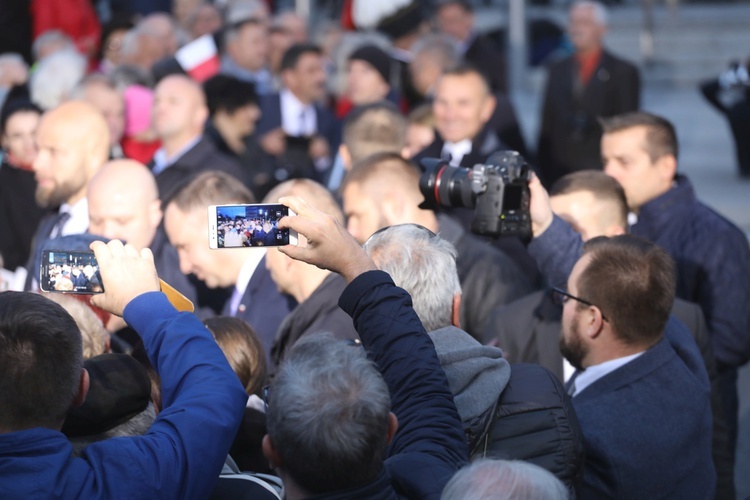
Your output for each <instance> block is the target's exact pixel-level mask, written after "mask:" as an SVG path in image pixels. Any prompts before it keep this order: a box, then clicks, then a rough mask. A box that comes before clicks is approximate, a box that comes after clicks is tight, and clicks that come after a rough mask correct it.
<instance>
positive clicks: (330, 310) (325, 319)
mask: <svg viewBox="0 0 750 500" xmlns="http://www.w3.org/2000/svg"><path fill="white" fill-rule="evenodd" d="M282 196H298V197H300V198H302V199H304V200H305V201H307V203H308V204H309V205H310V206H311V207H313V208H315V209H317V210H320V211H321V212H323V213H326V214H328V215H330V216H332V217H333V218H334V219H336V220H337V221H338V223H339V224H341V225H342V226H343V225H344V214H343V213H342V212H341V208H340V207H339V205H338V203H336V200H335V199H334V197H333V195H332V194H331V193H330V191H328V190H327V189H326V188H325V187H323V186H322V185H321V184H318V183H317V182H315V181H311V180H309V179H294V180H291V181H286V182H284V183H282V184H279V185H278V186H276V187H275V188H273V189H272V190H271V192H269V193H268V195H267V196H266V198H265V200H263V201H264V202H265V203H277V202H278V200H279V198H281V197H282ZM299 238H300V242H299V245H300V246H305V245H306V244H307V240H305V237H304V236H303V235H299ZM266 269H268V271H269V272H270V273H271V279H273V281H274V283H276V286H277V287H278V289H279V291H280V292H282V293H286V294H289V295H291V296H292V297H294V299H295V300H296V301H297V303H298V305H297V307H296V308H295V309H294V310H293V311H292V312H291V313H290V314H289V316H288V317H287V318H286V319H285V320H284V322H283V323H281V326H280V327H279V331H278V333H277V334H276V338H275V339H274V342H273V347H272V348H271V357H272V359H273V362H274V364H275V365H276V366H278V365H279V363H281V361H282V360H283V359H284V357H285V356H286V353H287V352H289V349H290V348H291V347H292V346H293V345H294V344H295V343H296V342H297V341H298V340H299V339H300V338H301V337H303V336H305V335H309V334H313V333H320V332H329V333H332V334H333V335H334V337H336V338H339V339H357V338H359V337H358V335H357V331H356V330H355V329H354V324H353V323H352V319H351V318H350V317H349V316H348V315H347V314H345V313H344V311H342V310H341V308H340V307H339V297H340V296H341V293H342V292H343V291H344V288H346V282H345V281H344V279H343V278H342V277H341V276H339V275H338V274H336V273H332V272H331V271H329V270H327V269H320V268H319V267H316V266H313V265H311V264H307V263H306V262H302V261H301V260H295V259H292V258H291V257H288V256H286V255H284V254H283V253H281V252H277V251H274V250H270V251H269V252H268V253H267V254H266Z"/></svg>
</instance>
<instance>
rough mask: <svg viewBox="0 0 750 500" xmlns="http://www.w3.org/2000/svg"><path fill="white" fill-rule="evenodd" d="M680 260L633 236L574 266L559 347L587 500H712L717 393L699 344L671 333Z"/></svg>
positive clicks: (597, 247) (592, 243)
mask: <svg viewBox="0 0 750 500" xmlns="http://www.w3.org/2000/svg"><path fill="white" fill-rule="evenodd" d="M674 290H675V273H674V262H673V261H672V259H671V258H670V257H669V256H668V255H667V253H666V252H664V250H662V249H660V248H659V247H657V246H656V245H654V244H653V243H649V242H647V241H645V240H640V239H638V238H634V237H632V236H627V235H626V236H616V237H614V238H604V237H602V238H594V239H592V240H589V241H588V242H587V243H586V244H585V245H584V249H583V255H582V256H581V258H580V259H579V260H578V262H577V263H576V264H575V266H574V267H573V271H572V273H571V274H570V277H569V278H568V283H567V290H562V289H556V292H557V293H558V295H559V296H560V299H561V300H562V301H563V302H564V306H563V316H562V337H561V340H560V349H561V351H562V353H563V355H564V356H565V357H566V358H567V359H568V361H570V363H571V364H572V365H573V366H574V367H576V368H577V371H576V373H575V374H574V375H573V377H572V378H571V380H570V381H569V382H568V384H567V386H568V392H569V393H570V394H571V395H572V396H573V407H574V408H575V410H576V414H577V415H578V419H579V421H580V424H581V429H582V431H583V437H584V448H585V452H586V463H585V466H584V480H583V483H584V484H583V488H582V491H581V495H580V496H581V497H582V498H603V497H606V498H621V497H624V496H628V497H632V498H657V497H660V496H663V495H665V494H667V492H669V493H668V494H669V495H670V496H674V497H677V498H693V497H694V498H710V497H711V496H712V495H713V492H714V488H715V484H716V475H715V472H714V467H713V464H712V463H711V406H710V396H709V392H710V386H709V382H708V377H707V375H706V372H705V369H704V367H703V363H702V362H701V359H700V354H699V352H698V349H697V347H696V346H695V343H694V342H693V341H692V339H691V338H690V336H689V334H688V333H687V332H686V331H685V330H684V329H674V328H669V327H667V320H668V318H669V312H670V309H671V307H672V303H673V301H674V293H675V292H674Z"/></svg>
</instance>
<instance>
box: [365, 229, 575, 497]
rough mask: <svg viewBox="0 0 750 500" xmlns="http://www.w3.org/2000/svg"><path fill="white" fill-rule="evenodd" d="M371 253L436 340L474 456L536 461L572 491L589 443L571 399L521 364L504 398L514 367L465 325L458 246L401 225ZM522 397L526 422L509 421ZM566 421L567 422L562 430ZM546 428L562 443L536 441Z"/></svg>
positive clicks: (377, 240) (382, 235)
mask: <svg viewBox="0 0 750 500" xmlns="http://www.w3.org/2000/svg"><path fill="white" fill-rule="evenodd" d="M364 248H365V251H366V252H367V254H368V255H369V256H370V257H371V258H372V259H373V261H374V262H375V264H376V265H377V266H378V267H379V268H380V269H382V270H383V271H385V272H387V273H388V274H389V275H390V276H391V278H392V279H393V281H394V283H396V284H397V285H398V286H400V287H402V288H403V289H404V290H406V291H407V292H408V293H409V295H411V297H412V303H413V307H414V310H415V311H416V313H417V315H418V316H419V319H420V320H421V321H422V324H423V325H424V328H425V330H427V332H428V335H429V336H430V338H431V339H432V342H433V344H434V345H435V351H436V352H437V354H438V359H439V360H440V365H441V367H442V368H443V370H444V371H445V375H446V376H447V378H448V384H449V386H450V389H451V392H452V393H453V397H454V401H455V402H456V407H457V408H458V413H459V415H460V416H461V421H462V423H463V426H464V432H465V434H466V439H467V441H468V444H469V453H470V455H471V456H472V457H485V456H489V457H496V458H500V457H502V458H516V459H525V460H530V461H532V462H534V463H537V464H539V465H541V466H544V467H546V468H548V469H550V470H551V471H553V472H554V473H555V474H556V475H558V477H560V478H561V479H563V480H565V481H566V482H569V483H570V486H571V489H572V486H573V483H574V482H575V477H576V476H577V475H578V474H579V473H580V471H581V466H580V465H581V461H582V458H583V456H582V444H581V442H580V431H579V430H578V429H577V422H576V421H575V418H573V417H571V418H570V420H569V419H568V413H572V410H569V411H566V410H565V409H564V408H565V405H566V403H567V404H569V401H566V398H565V396H564V394H563V391H562V385H561V384H560V383H559V382H557V381H552V378H553V377H551V374H549V372H547V370H545V369H543V368H541V367H532V368H531V369H532V370H536V371H537V372H538V373H540V374H542V375H543V377H542V378H543V379H544V378H546V379H547V380H548V382H547V383H544V382H542V383H540V382H539V380H538V379H534V380H533V381H532V379H533V378H534V377H535V375H536V374H534V373H533V371H532V372H531V377H529V373H530V372H529V371H527V370H525V369H524V368H525V367H521V369H519V370H518V372H517V373H515V370H514V373H513V376H512V380H513V383H512V384H510V385H511V386H515V387H512V388H511V389H510V390H509V393H511V394H505V388H506V386H507V385H508V384H509V381H510V380H511V367H510V365H509V364H508V362H507V361H506V360H505V359H503V353H502V351H501V350H500V349H498V348H495V347H490V346H483V345H481V344H480V343H479V342H477V341H476V340H475V339H473V338H472V337H471V336H470V335H469V334H468V333H466V332H465V331H463V330H461V329H460V327H459V323H458V317H459V314H458V311H459V308H460V304H461V286H460V284H459V281H458V272H457V270H456V249H455V248H454V247H453V245H451V244H450V243H449V242H447V241H446V240H444V239H442V238H440V237H439V236H437V235H435V234H434V233H433V232H432V231H430V230H428V229H426V228H424V227H422V226H419V225H417V224H401V225H398V226H391V227H388V228H386V229H383V230H381V231H378V232H377V233H375V234H374V235H373V236H372V237H370V239H369V240H367V243H365V246H364ZM519 388H521V389H520V390H519ZM514 391H517V392H518V394H514ZM555 392H558V394H559V396H558V397H557V398H553V399H552V400H550V399H547V400H546V401H545V403H546V404H545V405H544V409H543V410H542V411H541V412H540V413H538V414H535V412H534V409H537V408H538V407H535V403H538V402H539V401H541V399H539V395H540V394H549V393H555ZM518 396H520V397H521V398H522V399H521V400H522V401H523V405H522V406H523V407H524V410H523V415H522V417H523V422H520V421H519V420H515V421H514V419H513V418H512V417H511V418H508V417H509V415H511V414H513V413H515V412H516V411H517V409H516V408H517V407H518V406H519V405H513V404H509V403H510V400H509V398H516V397H518ZM514 402H517V401H514ZM553 408H556V409H553ZM560 408H563V409H562V410H561V409H560ZM542 413H544V414H547V415H549V414H550V413H555V414H556V417H555V418H556V419H557V420H556V421H547V420H544V419H540V418H539V416H540V414H542ZM562 422H565V424H564V425H561V424H562ZM542 428H544V429H547V430H549V431H553V432H555V434H554V435H555V436H557V438H556V439H550V438H549V436H550V435H552V434H544V437H543V438H542V437H540V435H539V434H536V436H535V433H539V431H540V429H542ZM506 433H507V434H506ZM501 435H502V436H501ZM560 436H564V437H563V438H562V439H561V438H560ZM511 437H512V438H513V439H515V440H516V444H514V445H511V444H509V443H510V442H511V441H513V440H512V439H510V438H511ZM504 438H508V439H504ZM556 441H557V443H556ZM563 441H565V442H566V444H567V446H568V453H565V452H562V451H560V449H558V450H556V451H554V452H552V453H550V452H549V451H546V450H552V449H554V448H556V444H560V443H562V442H563ZM542 442H543V443H544V445H543V446H544V450H545V451H539V450H541V448H539V447H538V446H537V445H538V444H539V443H542ZM530 450H537V451H534V452H532V451H530ZM553 455H554V458H552V456H553ZM560 464H563V465H560Z"/></svg>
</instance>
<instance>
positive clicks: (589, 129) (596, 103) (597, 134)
mask: <svg viewBox="0 0 750 500" xmlns="http://www.w3.org/2000/svg"><path fill="white" fill-rule="evenodd" d="M577 79H578V66H577V63H576V61H575V58H574V56H570V57H568V58H566V59H563V60H562V61H559V62H557V63H554V64H552V65H551V66H550V68H549V72H548V77H547V87H546V90H545V94H544V105H543V108H542V120H541V128H540V133H539V141H538V143H537V145H538V146H537V153H538V162H539V167H540V169H541V173H542V180H543V181H544V183H545V184H546V185H547V186H550V185H551V184H552V183H554V181H555V180H557V179H558V178H559V177H561V176H563V175H565V174H567V173H570V172H574V171H576V170H584V169H600V168H601V166H602V165H601V153H600V150H599V142H600V140H601V135H602V130H601V126H600V125H599V123H598V121H597V118H598V117H610V116H614V115H618V114H621V113H625V112H628V111H636V110H637V109H638V106H639V96H640V80H639V76H638V69H637V68H636V67H635V66H633V65H632V64H630V63H629V62H626V61H623V60H622V59H618V58H616V57H615V56H613V55H612V54H610V53H609V52H607V51H606V50H605V51H602V55H601V59H600V61H599V66H598V67H597V68H596V70H595V71H594V74H593V76H592V77H591V80H590V81H589V82H588V84H587V85H586V86H585V87H582V88H576V87H577V86H578V85H577Z"/></svg>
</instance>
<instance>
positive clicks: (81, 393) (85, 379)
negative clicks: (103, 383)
mask: <svg viewBox="0 0 750 500" xmlns="http://www.w3.org/2000/svg"><path fill="white" fill-rule="evenodd" d="M90 383H91V380H90V379H89V372H88V371H87V370H86V368H84V369H83V370H81V380H80V382H78V393H77V394H76V397H75V399H74V400H73V406H81V405H82V404H83V402H84V401H86V394H88V392H89V384H90Z"/></svg>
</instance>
